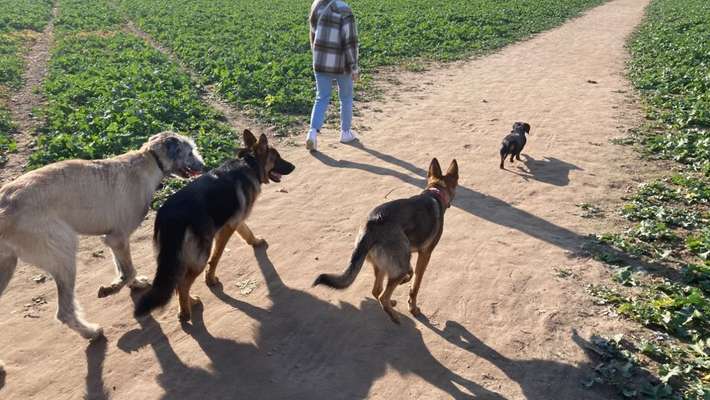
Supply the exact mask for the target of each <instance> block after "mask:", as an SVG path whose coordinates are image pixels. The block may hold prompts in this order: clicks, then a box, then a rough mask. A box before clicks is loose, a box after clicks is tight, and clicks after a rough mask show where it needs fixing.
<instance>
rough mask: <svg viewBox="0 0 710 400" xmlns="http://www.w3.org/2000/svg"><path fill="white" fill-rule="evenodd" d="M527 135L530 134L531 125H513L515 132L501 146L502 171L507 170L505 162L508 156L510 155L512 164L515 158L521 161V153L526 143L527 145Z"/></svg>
mask: <svg viewBox="0 0 710 400" xmlns="http://www.w3.org/2000/svg"><path fill="white" fill-rule="evenodd" d="M526 133H530V124H528V123H526V122H516V123H514V124H513V130H511V131H510V134H508V136H506V137H505V139H503V143H501V146H500V169H505V168H504V167H503V162H504V161H505V157H507V156H508V155H510V162H511V163H512V162H513V158H514V157H515V158H517V159H518V161H520V152H521V151H523V148H524V147H525V143H527V138H526V137H525V134H526Z"/></svg>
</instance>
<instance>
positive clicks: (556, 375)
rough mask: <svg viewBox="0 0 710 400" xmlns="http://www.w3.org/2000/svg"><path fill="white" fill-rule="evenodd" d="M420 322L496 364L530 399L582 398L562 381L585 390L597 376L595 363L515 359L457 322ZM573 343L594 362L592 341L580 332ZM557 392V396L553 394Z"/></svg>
mask: <svg viewBox="0 0 710 400" xmlns="http://www.w3.org/2000/svg"><path fill="white" fill-rule="evenodd" d="M417 319H419V321H420V322H421V323H422V324H424V325H425V326H426V327H427V328H429V329H430V330H431V331H432V332H434V333H436V334H437V335H439V336H441V337H442V338H444V339H445V340H447V341H448V342H449V343H451V344H454V345H456V346H457V347H459V348H461V349H463V350H466V351H468V352H470V353H471V354H473V355H475V356H477V357H480V358H482V359H484V360H487V361H488V362H490V363H491V364H493V365H495V366H496V367H497V368H498V369H500V370H501V371H503V373H504V374H505V375H506V376H507V377H508V378H509V379H511V380H512V381H515V382H517V383H518V385H520V389H521V390H522V392H523V396H524V397H525V398H526V399H528V400H548V399H551V398H559V399H563V398H564V399H567V398H570V399H571V398H576V399H582V397H579V392H580V391H579V390H576V391H575V393H566V390H568V389H567V388H566V387H564V386H561V385H560V382H572V383H575V382H576V383H577V384H578V385H579V387H581V384H582V381H584V380H586V379H587V378H589V376H590V374H593V373H594V365H593V364H592V363H591V361H588V362H585V363H583V364H581V365H579V366H573V365H570V364H565V363H561V362H558V361H551V360H536V359H532V360H512V359H510V358H508V357H505V356H504V355H502V354H500V353H498V352H497V351H495V350H494V349H492V348H491V347H489V346H487V345H486V344H485V343H483V342H482V341H481V340H479V339H478V338H477V337H476V336H474V335H473V334H472V333H471V332H469V331H468V330H467V329H466V328H465V327H463V326H462V325H461V324H459V323H457V322H454V321H446V324H445V326H444V328H443V329H439V328H437V327H436V326H434V325H433V324H432V323H431V322H430V321H429V320H428V319H427V317H426V316H423V315H420V316H419V317H418V318H417ZM572 340H573V341H574V342H575V343H576V344H577V345H578V346H579V347H580V348H581V349H582V350H584V352H585V354H586V355H587V356H588V357H589V359H590V360H592V359H593V358H594V357H595V356H596V353H594V352H592V351H591V350H590V349H592V348H593V347H592V346H591V345H590V344H589V342H587V341H586V340H585V339H583V338H582V337H580V336H579V335H577V333H576V332H573V333H572ZM553 393H554V395H552V394H553ZM588 393H589V396H588V398H594V399H599V398H614V397H615V395H614V391H613V390H611V388H610V387H603V388H602V387H598V388H595V389H594V390H593V391H589V392H588ZM584 398H587V397H584Z"/></svg>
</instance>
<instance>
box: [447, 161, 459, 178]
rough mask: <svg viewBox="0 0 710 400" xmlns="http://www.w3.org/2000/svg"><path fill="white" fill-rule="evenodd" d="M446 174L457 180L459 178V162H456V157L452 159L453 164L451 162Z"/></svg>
mask: <svg viewBox="0 0 710 400" xmlns="http://www.w3.org/2000/svg"><path fill="white" fill-rule="evenodd" d="M446 176H448V177H450V178H454V179H456V180H458V179H459V163H457V162H456V159H455V158H454V160H453V161H451V164H449V169H447V170H446Z"/></svg>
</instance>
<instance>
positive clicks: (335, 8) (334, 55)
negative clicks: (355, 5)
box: [310, 0, 358, 74]
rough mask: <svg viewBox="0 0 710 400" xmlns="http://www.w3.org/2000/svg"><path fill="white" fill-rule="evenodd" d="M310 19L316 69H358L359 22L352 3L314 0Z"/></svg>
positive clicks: (356, 70) (349, 70)
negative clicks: (350, 5) (357, 24)
mask: <svg viewBox="0 0 710 400" xmlns="http://www.w3.org/2000/svg"><path fill="white" fill-rule="evenodd" d="M329 5H330V6H329ZM310 23H311V49H312V50H313V69H314V70H315V71H316V72H326V73H331V74H346V73H352V72H358V38H357V26H356V24H355V16H354V15H353V12H352V10H351V9H350V7H349V6H348V5H347V4H345V2H343V1H342V0H335V1H331V0H315V1H314V2H313V5H312V6H311V15H310Z"/></svg>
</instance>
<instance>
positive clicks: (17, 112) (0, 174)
mask: <svg viewBox="0 0 710 400" xmlns="http://www.w3.org/2000/svg"><path fill="white" fill-rule="evenodd" d="M58 15H59V4H58V3H57V2H55V3H54V5H53V6H52V17H51V18H50V20H49V22H48V23H47V26H46V27H45V28H44V30H43V31H42V33H41V35H40V36H39V38H38V39H37V40H36V41H35V42H34V43H33V44H32V47H31V48H30V50H29V51H28V52H27V53H26V54H25V57H24V61H25V73H24V75H23V77H22V78H23V82H24V85H23V86H22V88H21V89H20V90H19V91H18V92H16V93H14V94H13V95H12V96H11V97H10V101H9V102H8V108H9V109H10V113H11V115H12V120H13V121H14V122H15V123H16V124H17V132H16V133H15V134H14V135H13V137H12V138H13V139H14V140H15V142H16V143H17V151H16V152H14V153H10V154H8V156H7V163H5V165H4V166H3V167H2V169H0V185H2V184H3V183H5V182H8V181H10V180H12V179H14V178H16V177H17V176H19V175H21V174H22V172H23V170H24V169H25V167H26V165H27V160H28V159H29V157H30V155H31V154H32V151H33V150H34V141H35V133H36V131H37V128H39V126H40V124H41V121H40V120H39V119H38V118H37V116H35V115H33V113H32V110H33V109H35V108H36V107H39V106H40V105H42V104H43V103H44V100H45V99H44V98H43V95H42V94H40V93H37V89H38V88H39V87H40V85H41V84H42V82H43V81H44V78H45V77H46V76H47V64H48V63H49V58H50V50H51V48H52V44H53V43H54V20H55V19H56V18H57V16H58Z"/></svg>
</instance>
